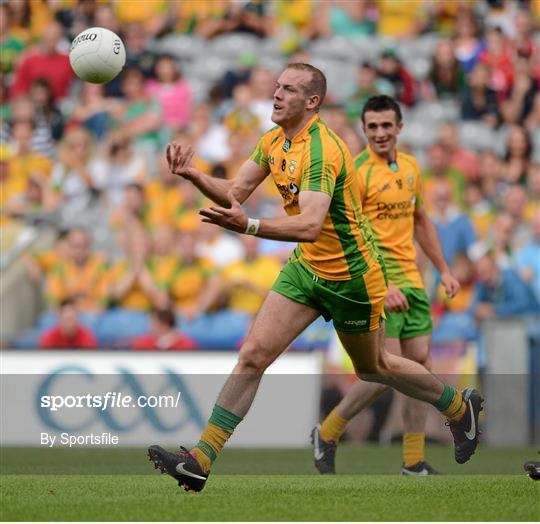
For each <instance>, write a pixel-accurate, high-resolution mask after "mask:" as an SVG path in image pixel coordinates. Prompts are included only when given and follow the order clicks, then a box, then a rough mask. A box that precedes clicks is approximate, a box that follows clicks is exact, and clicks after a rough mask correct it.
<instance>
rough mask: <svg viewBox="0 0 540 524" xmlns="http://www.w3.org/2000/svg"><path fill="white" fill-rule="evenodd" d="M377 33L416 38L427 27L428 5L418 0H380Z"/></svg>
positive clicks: (387, 35)
mask: <svg viewBox="0 0 540 524" xmlns="http://www.w3.org/2000/svg"><path fill="white" fill-rule="evenodd" d="M377 8H378V11H379V20H378V23H377V33H378V34H379V35H381V36H383V37H393V38H403V39H406V38H415V37H418V36H419V35H420V34H421V33H422V32H423V31H424V30H425V29H426V27H427V24H428V18H427V12H426V6H425V4H424V3H423V2H418V1H416V0H378V2H377Z"/></svg>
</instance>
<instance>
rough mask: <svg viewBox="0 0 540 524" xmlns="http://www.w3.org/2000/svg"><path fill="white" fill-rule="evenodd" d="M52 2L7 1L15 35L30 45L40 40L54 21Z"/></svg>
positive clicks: (30, 0)
mask: <svg viewBox="0 0 540 524" xmlns="http://www.w3.org/2000/svg"><path fill="white" fill-rule="evenodd" d="M51 3H52V2H35V1H32V0H7V6H8V9H9V14H10V26H11V31H12V32H13V34H15V35H16V36H17V38H20V39H21V40H22V41H24V43H25V44H29V43H30V42H31V41H32V40H38V39H39V38H41V37H42V35H43V32H44V31H45V30H46V25H47V23H48V22H50V21H51V19H52V13H51V7H50V4H51Z"/></svg>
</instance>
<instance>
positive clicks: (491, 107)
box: [0, 0, 540, 349]
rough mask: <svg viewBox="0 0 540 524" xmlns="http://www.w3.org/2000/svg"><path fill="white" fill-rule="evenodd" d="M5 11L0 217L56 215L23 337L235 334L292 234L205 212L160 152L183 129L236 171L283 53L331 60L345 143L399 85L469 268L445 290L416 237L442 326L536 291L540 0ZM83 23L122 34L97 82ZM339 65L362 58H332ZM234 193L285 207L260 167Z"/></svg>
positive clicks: (205, 155)
mask: <svg viewBox="0 0 540 524" xmlns="http://www.w3.org/2000/svg"><path fill="white" fill-rule="evenodd" d="M0 24H1V27H0V51H1V60H0V79H1V81H0V138H1V147H0V187H1V191H0V223H1V226H2V229H3V231H4V232H6V233H7V232H9V231H15V232H16V231H18V228H20V225H21V224H32V225H34V226H36V227H39V228H43V229H44V230H45V229H51V228H52V229H54V231H55V232H56V237H57V238H56V241H55V243H54V245H53V246H51V248H50V249H48V250H45V251H39V252H33V251H31V252H28V253H27V254H26V256H25V263H26V267H27V272H28V275H29V277H30V278H31V279H32V280H33V281H34V282H35V283H36V285H38V286H40V288H41V289H42V291H43V298H44V304H45V311H44V313H43V314H42V315H41V317H40V319H39V321H38V325H37V327H36V328H35V329H34V330H33V331H32V333H31V336H30V338H29V337H28V336H26V338H25V337H24V336H23V337H22V339H21V341H17V340H15V341H12V342H13V343H15V344H16V345H17V343H19V344H21V345H23V346H24V345H25V344H27V345H28V344H29V345H32V344H34V345H36V344H38V341H39V342H40V343H41V345H43V346H44V347H50V345H51V340H52V341H57V345H59V346H62V345H65V343H66V341H69V343H68V345H72V346H76V345H78V343H77V342H76V341H77V340H80V345H81V347H96V346H108V347H111V346H122V347H132V348H135V349H141V348H142V347H144V346H148V349H152V348H153V349H184V348H192V347H197V346H201V345H204V342H202V340H207V339H205V338H204V336H209V335H210V334H213V335H214V337H217V339H218V342H217V345H219V337H221V338H222V340H223V341H224V342H223V343H224V344H225V345H233V346H234V345H236V344H237V343H238V341H239V340H240V338H241V337H242V336H243V332H244V330H245V328H246V327H247V326H248V324H249V319H250V318H251V316H252V315H253V314H254V313H255V312H256V311H257V309H258V307H259V305H260V304H261V301H262V300H263V298H264V295H265V293H266V292H267V290H268V289H269V287H270V286H271V284H272V282H273V280H274V279H275V277H276V276H277V273H278V272H279V268H280V266H281V264H282V263H283V261H284V260H286V258H287V256H288V254H289V253H290V251H291V247H292V246H291V245H289V244H286V243H279V242H272V241H266V240H260V239H257V238H255V237H243V236H237V235H231V234H229V233H227V232H224V231H222V230H220V229H219V228H217V227H214V226H212V225H207V224H202V223H201V222H200V221H199V219H198V216H197V211H198V209H200V208H201V207H204V206H205V205H206V204H207V202H206V201H205V199H204V198H203V197H202V196H201V195H200V194H199V193H198V192H197V190H195V189H194V188H193V187H192V185H191V184H189V183H186V182H185V181H183V180H181V179H180V178H178V177H175V176H173V175H171V174H170V173H169V171H168V169H167V164H166V161H165V159H164V153H163V151H164V146H165V144H166V143H167V142H168V141H170V140H175V141H179V142H182V143H190V144H193V145H194V146H195V150H196V156H195V159H194V162H195V164H196V166H197V167H198V168H199V169H200V170H202V171H203V172H206V173H209V174H212V176H216V177H222V178H229V177H232V176H234V174H235V171H236V170H237V168H238V167H239V166H240V165H241V163H242V162H243V161H244V160H245V159H246V158H248V156H249V155H250V153H251V151H252V150H253V148H254V146H255V144H256V141H257V139H258V137H259V136H260V134H261V133H262V132H264V131H266V130H267V129H269V128H270V127H271V126H272V125H273V124H272V122H271V120H270V114H271V111H272V94H273V88H274V80H275V78H276V75H277V73H279V70H280V68H281V67H282V66H283V65H285V64H286V63H287V61H309V62H313V63H314V64H316V65H317V64H321V67H322V68H323V70H325V68H324V65H325V63H326V64H328V67H329V70H327V71H325V72H327V73H328V76H329V86H330V89H329V93H328V97H327V100H326V103H325V105H324V106H323V108H322V110H321V117H322V118H323V119H325V120H326V121H327V122H328V124H329V125H330V127H332V128H333V129H334V130H335V131H336V132H337V133H338V134H339V135H340V136H341V137H342V138H343V139H344V140H345V142H346V143H347V145H348V147H349V148H350V150H351V152H352V154H353V155H356V154H358V153H359V152H360V151H361V149H362V148H363V147H364V145H365V143H364V139H363V136H362V134H361V122H360V121H359V115H360V113H361V110H362V107H363V104H364V103H365V101H366V100H367V99H368V98H369V97H370V96H372V95H376V94H388V95H391V96H394V97H396V98H397V99H398V100H399V102H400V103H401V104H402V106H403V108H404V115H405V122H404V125H405V127H404V131H403V134H402V139H401V140H400V147H401V148H402V149H403V150H406V151H409V152H412V153H413V154H415V155H417V157H418V159H419V161H420V163H421V165H422V167H423V169H424V176H425V183H424V192H425V201H426V206H427V207H428V210H429V212H430V214H431V216H432V218H433V220H434V222H435V224H436V226H437V229H438V231H439V234H440V236H441V241H442V245H443V249H444V252H445V255H446V257H447V259H448V261H449V262H450V264H451V266H452V268H453V270H454V271H455V273H456V275H457V276H458V278H459V280H460V282H461V284H462V291H461V293H460V294H459V295H458V297H457V298H456V299H455V300H453V301H447V300H446V299H445V298H444V297H443V296H442V295H441V293H440V290H439V289H438V287H437V275H435V274H433V272H432V270H431V269H430V268H429V266H428V265H427V264H426V263H425V261H424V260H423V258H422V256H421V254H420V258H419V261H420V264H421V267H422V269H423V272H424V276H425V281H426V285H427V286H428V289H429V291H430V293H431V296H432V299H433V311H434V316H435V325H436V329H435V340H436V341H438V342H441V343H443V342H447V341H451V340H456V339H457V340H472V339H475V337H477V336H478V327H479V325H480V324H481V322H482V321H483V320H485V319H487V318H490V317H493V316H512V315H519V316H523V315H528V314H529V315H532V314H535V312H537V311H538V303H539V301H540V211H539V207H538V206H539V199H540V138H539V137H540V93H539V91H540V90H539V87H540V39H539V38H538V30H539V24H540V8H539V5H538V3H536V2H528V1H517V0H477V1H470V0H466V1H460V0H437V1H430V0H423V1H421V0H399V1H396V0H356V1H351V0H312V1H309V0H273V1H270V0H251V1H247V0H246V1H241V0H234V1H229V0H211V1H207V2H203V1H200V0H182V1H174V0H145V1H138V2H130V1H127V0H4V1H2V2H0ZM90 26H101V27H106V28H109V29H111V30H113V31H115V32H117V33H118V34H120V35H121V37H122V38H123V41H124V43H125V45H126V50H127V63H126V67H125V69H124V71H123V72H122V74H121V75H120V76H119V77H117V78H116V79H114V80H113V81H111V82H110V83H108V84H106V85H93V84H87V83H83V82H81V81H80V80H78V79H76V78H75V76H74V74H73V72H72V70H71V68H70V65H69V59H68V54H67V53H68V51H69V43H70V40H71V39H72V38H73V37H74V36H76V35H77V34H78V33H79V32H80V31H81V30H83V29H85V28H87V27H90ZM235 38H236V40H235ZM233 44H234V45H235V46H236V47H233ZM375 44H376V45H375ZM227 45H228V46H229V48H227ZM201 46H202V47H201ZM201 49H202V50H203V51H204V52H201ZM231 49H232V51H231ZM332 52H334V53H336V56H334V58H333V62H329V61H327V62H324V60H322V58H323V56H322V55H324V53H332ZM201 53H202V54H201ZM220 53H221V54H220ZM227 53H229V54H227ZM338 55H339V56H338ZM328 56H330V55H329V54H328V55H327V58H328ZM420 57H422V58H423V59H424V60H423V61H422V62H419V58H420ZM321 60H322V62H321ZM338 65H339V66H340V67H343V68H345V67H348V68H349V69H347V70H348V71H350V70H351V69H350V68H351V67H352V68H353V69H352V70H353V75H352V76H351V77H347V78H343V79H342V78H335V71H336V70H334V69H332V68H334V67H338ZM216 68H217V69H216ZM343 70H344V71H345V69H343ZM246 207H247V208H249V212H248V214H249V215H250V216H259V217H263V216H264V217H269V216H279V214H280V213H283V211H282V209H281V202H280V196H279V193H278V192H277V190H276V189H275V187H274V186H273V185H272V182H271V181H270V180H268V183H265V184H263V185H262V186H261V187H260V188H259V189H258V190H257V191H256V192H255V193H254V195H253V196H252V197H251V198H250V199H249V201H248V202H246ZM8 237H9V238H16V233H14V234H13V235H11V236H10V235H8ZM9 248H10V246H9V245H6V243H5V242H2V250H4V251H5V250H9ZM4 270H5V268H4ZM57 312H60V314H59V315H57V314H56V313H57ZM174 319H176V321H177V326H180V328H181V329H185V330H186V333H187V335H183V334H182V333H180V332H179V331H178V330H177V329H175V327H174V322H173V320H174ZM216 319H221V320H216ZM53 325H54V326H53ZM84 326H86V327H84ZM193 326H197V329H195V328H194V327H193ZM222 328H223V329H222ZM227 328H229V329H227ZM233 328H234V329H235V335H234V336H232V338H230V339H227V340H228V342H226V341H225V338H226V333H229V332H230V331H231V329H233ZM88 329H90V330H94V334H92V333H91V331H90V332H88ZM51 330H52V331H51ZM198 334H203V335H204V336H202V335H200V336H197V335H198ZM188 335H189V336H188ZM190 336H191V338H190ZM60 342H61V343H60Z"/></svg>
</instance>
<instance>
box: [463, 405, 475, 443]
mask: <svg viewBox="0 0 540 524" xmlns="http://www.w3.org/2000/svg"><path fill="white" fill-rule="evenodd" d="M469 410H470V413H471V429H470V430H469V431H465V436H466V437H467V438H468V439H469V440H474V439H475V438H476V421H475V420H474V411H473V407H472V402H471V401H470V400H469Z"/></svg>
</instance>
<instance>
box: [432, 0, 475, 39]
mask: <svg viewBox="0 0 540 524" xmlns="http://www.w3.org/2000/svg"><path fill="white" fill-rule="evenodd" d="M429 8H430V10H431V16H432V18H433V25H434V27H433V29H434V30H435V32H436V33H437V34H439V35H442V36H451V35H453V34H454V33H455V31H456V24H457V19H458V16H459V14H460V13H462V12H463V11H464V10H469V9H468V3H467V2H466V1H465V2H462V1H457V2H456V1H455V0H439V1H438V2H431V3H430V5H429Z"/></svg>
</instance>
